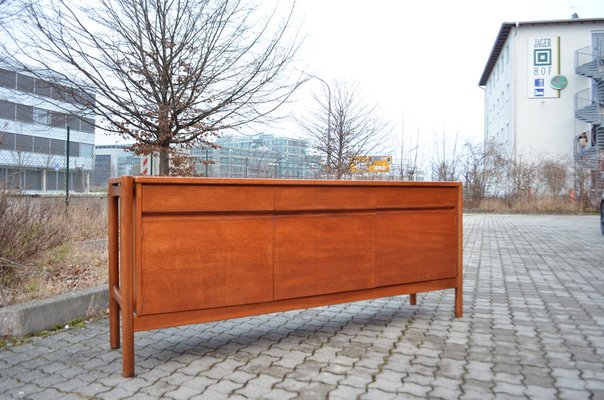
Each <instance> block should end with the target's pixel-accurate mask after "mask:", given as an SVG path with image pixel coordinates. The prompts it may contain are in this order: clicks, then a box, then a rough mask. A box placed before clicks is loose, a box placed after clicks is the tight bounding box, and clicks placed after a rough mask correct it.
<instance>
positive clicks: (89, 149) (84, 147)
mask: <svg viewBox="0 0 604 400" xmlns="http://www.w3.org/2000/svg"><path fill="white" fill-rule="evenodd" d="M93 152H94V146H93V145H91V144H86V143H80V156H82V157H90V158H92V154H93Z"/></svg>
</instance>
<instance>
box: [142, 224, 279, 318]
mask: <svg viewBox="0 0 604 400" xmlns="http://www.w3.org/2000/svg"><path fill="white" fill-rule="evenodd" d="M272 242H273V221H272V218H271V217H270V216H266V217H265V216H239V217H224V216H220V217H219V216H186V217H180V216H147V217H143V239H142V266H143V268H142V272H141V302H142V307H141V310H142V313H143V315H144V314H155V313H166V312H174V311H185V310H197V309H204V308H214V307H223V306H232V305H240V304H252V303H260V302H265V301H272V299H273V265H272V262H273V250H272Z"/></svg>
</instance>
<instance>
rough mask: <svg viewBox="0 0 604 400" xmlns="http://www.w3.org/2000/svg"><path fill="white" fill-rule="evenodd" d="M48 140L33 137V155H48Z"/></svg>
mask: <svg viewBox="0 0 604 400" xmlns="http://www.w3.org/2000/svg"><path fill="white" fill-rule="evenodd" d="M49 151H50V139H48V138H43V137H39V136H34V153H39V154H49Z"/></svg>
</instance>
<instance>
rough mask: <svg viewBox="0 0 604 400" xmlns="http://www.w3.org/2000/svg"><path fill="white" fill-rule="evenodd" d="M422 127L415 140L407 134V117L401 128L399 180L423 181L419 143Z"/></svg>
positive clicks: (418, 130)
mask: <svg viewBox="0 0 604 400" xmlns="http://www.w3.org/2000/svg"><path fill="white" fill-rule="evenodd" d="M419 138H420V127H418V128H417V131H416V133H415V138H413V137H409V135H407V134H406V133H405V117H404V115H403V123H402V127H401V138H400V146H399V158H400V170H399V179H400V180H402V181H404V180H408V181H416V180H421V175H422V172H421V171H420V169H419V166H420V161H419V148H420V143H419Z"/></svg>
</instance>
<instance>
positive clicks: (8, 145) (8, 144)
mask: <svg viewBox="0 0 604 400" xmlns="http://www.w3.org/2000/svg"><path fill="white" fill-rule="evenodd" d="M0 149H2V150H15V134H14V133H10V132H0Z"/></svg>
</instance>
